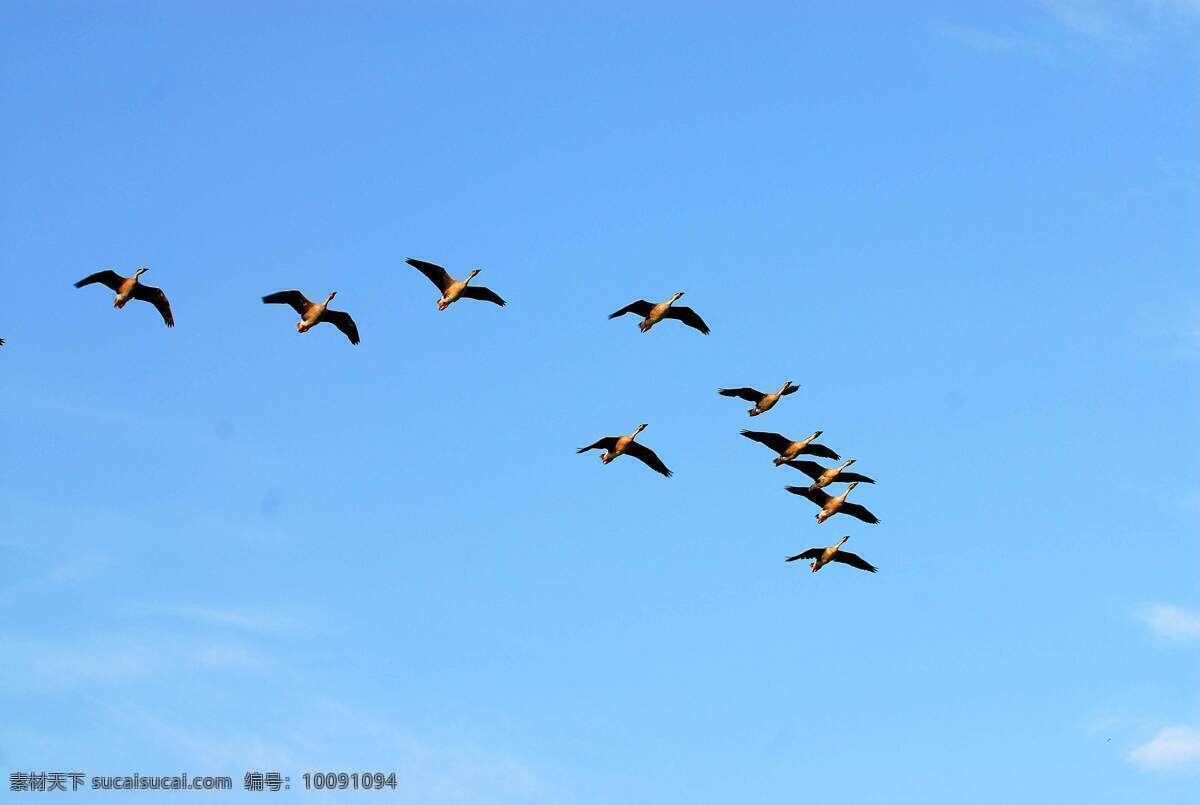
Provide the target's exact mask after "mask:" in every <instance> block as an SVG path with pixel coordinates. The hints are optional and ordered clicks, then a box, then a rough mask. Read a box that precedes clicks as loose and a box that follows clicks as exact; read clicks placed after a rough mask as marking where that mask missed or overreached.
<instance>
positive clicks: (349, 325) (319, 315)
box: [262, 290, 359, 344]
mask: <svg viewBox="0 0 1200 805" xmlns="http://www.w3.org/2000/svg"><path fill="white" fill-rule="evenodd" d="M335 296H337V291H331V292H330V294H329V296H327V297H325V301H324V302H322V303H321V304H319V305H318V304H316V303H315V302H310V301H308V299H307V298H306V297H305V296H304V294H302V293H300V292H299V291H295V290H293V291H279V292H278V293H273V294H268V295H267V296H264V297H263V298H262V300H263V304H265V305H291V306H292V309H293V310H295V311H296V312H297V313H299V314H300V321H298V322H296V331H297V332H300V333H307V332H308V331H309V330H311V329H312V328H314V327H316V326H317V325H318V324H321V323H322V322H328V323H329V324H332V325H333V326H334V327H336V328H338V329H339V330H341V331H342V332H343V333H345V334H346V337H347V338H349V339H350V343H351V344H357V343H358V340H359V339H358V325H357V324H355V323H354V319H352V318H350V314H349V313H344V312H342V311H340V310H330V309H329V303H330V302H332V301H333V297H335Z"/></svg>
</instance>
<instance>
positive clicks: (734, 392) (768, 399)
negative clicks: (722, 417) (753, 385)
mask: <svg viewBox="0 0 1200 805" xmlns="http://www.w3.org/2000/svg"><path fill="white" fill-rule="evenodd" d="M799 388H800V387H799V386H793V385H792V381H790V380H789V381H787V382H786V383H784V384H783V388H781V389H780V390H779V391H777V392H775V393H774V394H763V393H762V392H761V391H756V390H755V389H749V388H740V389H717V394H720V395H721V396H722V397H741V398H742V399H743V400H745V401H746V402H752V403H754V407H753V408H751V409H750V416H758V415H759V414H765V413H766V412H767V411H770V410H771V409H772V408H774V407H775V403H777V402H779V400H780V399H781V398H782V397H785V396H787V395H788V394H791V393H792V392H794V391H796V390H797V389H799Z"/></svg>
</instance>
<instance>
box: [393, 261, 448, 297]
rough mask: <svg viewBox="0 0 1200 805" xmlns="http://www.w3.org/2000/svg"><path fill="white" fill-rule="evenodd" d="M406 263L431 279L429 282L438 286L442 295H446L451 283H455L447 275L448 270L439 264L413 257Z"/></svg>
mask: <svg viewBox="0 0 1200 805" xmlns="http://www.w3.org/2000/svg"><path fill="white" fill-rule="evenodd" d="M404 262H406V263H408V264H409V265H410V266H412V267H413V268H415V269H416V270H417V271H420V272H421V273H422V274H424V275H425V276H427V277H429V281H430V282H432V283H433V284H434V285H436V286H437V287H438V290H439V291H441V292H442V293H445V292H446V289H447V288H449V287H450V283H452V282H454V280H453V279H451V278H450V275H449V274H447V273H446V269H444V268H442V267H441V266H439V265H438V264H437V263H427V262H425V261H424V260H417V259H415V258H413V257H409V258H407V259H405V261H404Z"/></svg>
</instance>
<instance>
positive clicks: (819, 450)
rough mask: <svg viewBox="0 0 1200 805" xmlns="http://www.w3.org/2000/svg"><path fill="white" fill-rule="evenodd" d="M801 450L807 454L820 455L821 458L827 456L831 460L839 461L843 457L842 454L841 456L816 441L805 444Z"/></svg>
mask: <svg viewBox="0 0 1200 805" xmlns="http://www.w3.org/2000/svg"><path fill="white" fill-rule="evenodd" d="M800 452H801V453H804V454H806V455H810V456H820V457H821V458H827V459H829V460H830V461H839V460H841V458H842V457H841V456H839V455H838V454H837V453H835V452H833V451H832V450H830V449H829V448H828V447H826V446H825V445H823V444H816V443H815V442H814V443H812V444H806V445H804V449H803V450H801V451H800Z"/></svg>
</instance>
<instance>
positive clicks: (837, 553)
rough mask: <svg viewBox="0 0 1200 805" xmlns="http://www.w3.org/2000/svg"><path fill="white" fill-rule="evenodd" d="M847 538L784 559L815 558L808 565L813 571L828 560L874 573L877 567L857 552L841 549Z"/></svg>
mask: <svg viewBox="0 0 1200 805" xmlns="http://www.w3.org/2000/svg"><path fill="white" fill-rule="evenodd" d="M848 539H850V538H849V537H842V538H841V539H840V540H838V544H837V545H830V546H829V547H828V548H809V549H808V550H807V551H805V552H804V553H798V554H796V555H795V556H789V557H788V558H787V560H786V561H788V562H795V561H796V560H797V559H815V560H816V561H814V562H811V563H809V565H808V566H809V567H811V568H812V572H813V573H816V572H817V571H818V570H820V569H821V568H823V567H825V565H827V564H829V563H830V562H841V563H842V564H843V565H850V567H856V568H858V569H859V570H865V571H867V572H868V573H874V572H875V571H877V570H878V569H879V568H877V567H875V565H873V564H871V563H870V562H868V561H867V560H865V559H863V558H862V557H861V556H859V555H858V554H856V553H850V552H849V551H843V550H841V548H842V546H843V545H845V544H846V540H848Z"/></svg>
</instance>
